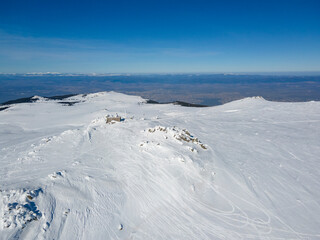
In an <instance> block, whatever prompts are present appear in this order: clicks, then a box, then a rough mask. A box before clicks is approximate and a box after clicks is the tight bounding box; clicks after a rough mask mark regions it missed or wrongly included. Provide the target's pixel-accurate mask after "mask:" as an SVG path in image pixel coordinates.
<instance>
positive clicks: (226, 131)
mask: <svg viewBox="0 0 320 240" xmlns="http://www.w3.org/2000/svg"><path fill="white" fill-rule="evenodd" d="M60 102H61V101H60ZM63 102H70V103H71V104H67V103H64V104H61V103H59V101H58V100H46V99H44V98H39V97H38V100H37V101H36V102H34V103H23V104H16V105H11V106H10V108H8V109H5V110H3V111H0V166H1V168H0V184H1V185H0V214H1V215H0V239H320V228H319V226H320V217H319V216H320V158H319V155H320V145H319V142H320V102H306V103H277V102H268V101H266V100H264V99H262V98H247V99H243V100H240V101H235V102H231V103H228V104H225V105H222V106H218V107H211V108H186V107H181V106H175V105H170V104H169V105H151V104H145V100H144V99H142V98H140V97H135V96H127V95H123V94H119V93H114V92H108V93H105V92H104V93H96V94H89V95H79V96H74V97H70V98H68V99H65V100H63ZM75 102H76V103H75ZM72 103H75V104H74V105H72ZM69 105H70V106H69ZM116 113H118V114H119V115H120V116H121V117H123V118H125V120H124V121H122V122H116V123H114V124H106V121H105V116H106V115H108V114H109V115H115V114H116Z"/></svg>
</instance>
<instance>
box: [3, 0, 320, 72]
mask: <svg viewBox="0 0 320 240" xmlns="http://www.w3.org/2000/svg"><path fill="white" fill-rule="evenodd" d="M319 12H320V1H318V0H314V1H308V0H304V1H302V0H301V1H297V0H290V1H289V0H288V1H281V0H278V1H273V0H268V1H263V0H259V1H258V0H256V1H246V0H242V1H228V0H226V1H221V0H220V1H213V0H212V1H202V0H197V1H188V0H184V1H175V0H171V1H160V0H158V1H157V0H148V1H139V0H135V1H133V0H131V1H123V0H113V1H107V0H105V1H80V0H78V1H73V0H69V1H60V0H55V1H49V0H41V1H38V0H32V1H25V0H24V1H18V0H17V1H16V0H12V1H1V5H0V72H4V73H13V72H16V73H24V72H48V71H49V72H75V73H92V72H97V73H110V72H118V73H125V72H129V73H156V72H259V71H262V72H268V71H270V72H277V71H320V14H319Z"/></svg>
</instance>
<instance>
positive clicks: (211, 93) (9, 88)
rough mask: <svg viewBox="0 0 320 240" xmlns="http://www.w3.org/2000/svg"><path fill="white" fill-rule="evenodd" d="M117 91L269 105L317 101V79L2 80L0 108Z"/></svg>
mask: <svg viewBox="0 0 320 240" xmlns="http://www.w3.org/2000/svg"><path fill="white" fill-rule="evenodd" d="M98 91H116V92H121V93H126V94H131V95H139V96H142V97H143V98H146V99H152V100H155V101H158V102H161V103H165V102H172V101H184V102H188V103H194V104H203V105H208V106H214V105H220V104H224V103H227V102H230V101H233V100H237V99H241V98H245V97H252V96H262V97H263V98H265V99H266V100H270V101H281V102H283V101H285V102H304V101H312V100H314V101H319V100H320V74H319V75H308V76H303V75H258V74H141V75H140V74H135V75H130V74H120V75H96V76H95V75H82V74H69V75H66V74H40V75H39V74H1V75H0V103H3V102H6V101H9V100H14V99H18V98H25V97H30V96H34V95H39V96H43V97H50V96H57V95H66V94H81V93H92V92H98Z"/></svg>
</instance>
